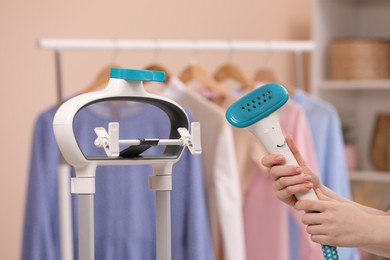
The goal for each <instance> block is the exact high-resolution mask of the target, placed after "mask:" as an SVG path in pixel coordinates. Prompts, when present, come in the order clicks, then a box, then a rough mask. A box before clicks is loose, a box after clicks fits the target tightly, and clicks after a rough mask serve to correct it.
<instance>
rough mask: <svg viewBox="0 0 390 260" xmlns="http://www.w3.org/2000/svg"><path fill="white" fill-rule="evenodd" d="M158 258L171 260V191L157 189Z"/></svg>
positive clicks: (159, 259)
mask: <svg viewBox="0 0 390 260" xmlns="http://www.w3.org/2000/svg"><path fill="white" fill-rule="evenodd" d="M156 254H157V260H171V191H156Z"/></svg>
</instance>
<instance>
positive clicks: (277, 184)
mask: <svg viewBox="0 0 390 260" xmlns="http://www.w3.org/2000/svg"><path fill="white" fill-rule="evenodd" d="M271 175H272V174H271ZM280 175H281V174H280ZM280 175H278V176H280ZM284 176H288V177H284ZM284 176H283V175H282V177H275V178H274V179H275V181H274V183H273V184H274V189H275V190H282V189H284V188H286V187H289V186H292V185H297V184H304V185H310V188H313V184H312V183H311V179H312V177H311V176H310V175H307V174H299V173H296V174H295V175H293V176H290V175H284Z"/></svg>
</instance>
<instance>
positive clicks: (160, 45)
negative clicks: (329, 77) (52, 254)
mask: <svg viewBox="0 0 390 260" xmlns="http://www.w3.org/2000/svg"><path fill="white" fill-rule="evenodd" d="M38 46H39V47H40V48H42V49H52V50H116V49H118V50H156V49H158V50H170V51H188V50H199V51H270V52H272V51H277V52H310V51H313V50H314V42H313V41H267V40H265V41H235V40H232V41H208V40H207V41H204V40H193V41H192V40H119V39H118V40H107V39H96V40H93V39H84V40H78V39H40V40H39V41H38Z"/></svg>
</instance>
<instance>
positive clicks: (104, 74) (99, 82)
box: [83, 64, 121, 93]
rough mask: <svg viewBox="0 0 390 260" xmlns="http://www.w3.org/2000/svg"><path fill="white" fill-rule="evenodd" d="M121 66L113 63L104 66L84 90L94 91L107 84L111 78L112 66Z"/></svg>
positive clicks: (85, 91)
mask: <svg viewBox="0 0 390 260" xmlns="http://www.w3.org/2000/svg"><path fill="white" fill-rule="evenodd" d="M120 67H121V66H118V65H117V64H111V65H109V66H105V67H103V69H101V70H100V72H99V73H98V75H97V76H96V78H95V80H94V81H93V82H92V83H91V84H90V85H89V86H87V87H86V88H85V89H84V90H83V92H84V93H87V92H92V91H96V90H99V89H101V88H102V87H103V86H105V85H107V83H108V81H109V79H110V71H111V68H120Z"/></svg>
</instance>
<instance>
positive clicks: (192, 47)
mask: <svg viewBox="0 0 390 260" xmlns="http://www.w3.org/2000/svg"><path fill="white" fill-rule="evenodd" d="M38 47H39V48H41V49H48V50H53V51H54V53H55V64H56V80H57V101H58V102H59V103H60V102H62V100H63V98H62V73H61V72H62V70H61V52H62V51H64V50H128V51H148V50H149V51H152V50H154V51H160V50H162V51H197V52H200V51H202V52H204V51H231V52H237V51H240V52H257V51H262V52H269V53H273V52H290V53H294V59H295V76H296V86H298V87H300V86H303V81H304V77H303V61H302V53H304V52H312V51H313V50H314V48H315V44H314V42H313V41H269V40H263V41H249V40H247V41H243V40H227V41H221V40H124V39H123V40H122V39H51V38H43V39H40V40H38Z"/></svg>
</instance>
